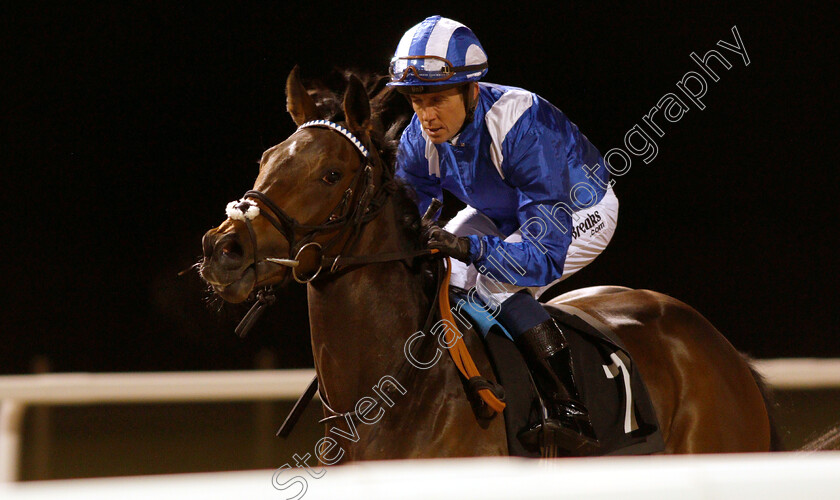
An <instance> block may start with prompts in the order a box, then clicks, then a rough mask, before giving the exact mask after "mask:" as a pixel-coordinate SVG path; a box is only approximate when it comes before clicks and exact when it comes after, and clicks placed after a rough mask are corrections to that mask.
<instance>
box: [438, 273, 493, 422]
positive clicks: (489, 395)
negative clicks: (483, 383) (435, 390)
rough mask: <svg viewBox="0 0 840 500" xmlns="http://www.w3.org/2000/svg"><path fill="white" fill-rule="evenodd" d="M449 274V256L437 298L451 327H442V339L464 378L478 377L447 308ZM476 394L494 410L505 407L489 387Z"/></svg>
mask: <svg viewBox="0 0 840 500" xmlns="http://www.w3.org/2000/svg"><path fill="white" fill-rule="evenodd" d="M451 274H452V265H451V263H450V261H449V257H447V258H446V274H445V275H444V277H443V283H442V284H441V288H440V298H439V300H440V315H441V317H442V318H443V319H444V320H446V321H448V322H449V324H450V325H451V327H450V328H444V333H443V339H444V340H445V341H446V345H448V346H451V347H450V348H449V349H448V350H449V355H450V356H452V361H454V362H455V366H457V367H458V371H460V372H461V375H463V376H464V378H466V379H467V380H469V379H471V378H473V377H479V376H481V374H480V373H479V372H478V368H477V367H476V366H475V362H474V361H473V359H472V357H471V356H470V351H469V350H467V344H466V343H465V342H464V339H463V337H462V336H461V334H460V332H458V325H457V324H456V323H455V318H454V317H453V316H452V310H451V309H450V308H449V277H450V275H451ZM456 336H457V340H454V341H453V337H456ZM453 342H454V345H453ZM478 395H479V396H481V399H482V400H483V401H484V402H485V403H487V406H489V407H490V408H492V409H494V410H495V411H496V412H498V413H501V412H502V410H504V409H505V403H503V402H502V401H499V398H497V397H496V396H495V395H494V394H493V392H491V391H490V389H480V390H479V391H478Z"/></svg>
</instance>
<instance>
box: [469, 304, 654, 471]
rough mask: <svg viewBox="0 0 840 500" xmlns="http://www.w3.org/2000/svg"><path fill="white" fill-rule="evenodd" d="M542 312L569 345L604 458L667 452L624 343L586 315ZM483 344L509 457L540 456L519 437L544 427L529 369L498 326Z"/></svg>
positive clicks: (568, 309) (570, 309)
mask: <svg viewBox="0 0 840 500" xmlns="http://www.w3.org/2000/svg"><path fill="white" fill-rule="evenodd" d="M457 300H458V297H455V298H454V301H456V302H457ZM544 307H545V308H546V310H547V311H548V312H549V314H551V316H552V317H553V318H554V319H555V321H557V323H558V325H560V328H561V329H562V330H563V332H564V333H565V335H566V338H567V339H568V341H569V343H570V348H571V354H572V363H573V364H574V368H575V375H576V376H577V386H578V390H579V392H580V397H581V401H582V402H583V404H584V405H586V408H587V409H589V413H590V418H591V420H592V426H593V428H594V430H595V435H596V437H597V438H598V440H599V441H600V443H601V453H602V454H603V455H647V454H651V453H658V452H661V451H663V450H664V449H665V443H664V441H663V439H662V434H661V432H660V431H659V422H658V421H657V418H656V412H655V411H654V408H653V404H652V403H651V401H650V397H649V396H648V392H647V389H646V387H645V384H644V381H643V380H642V377H641V375H640V374H639V373H638V371H637V370H636V369H635V365H634V364H633V361H632V358H631V357H630V354H629V353H628V352H627V349H626V348H625V347H624V345H623V343H622V342H621V340H620V339H619V338H618V337H617V336H616V335H615V334H614V333H613V332H612V331H610V330H609V329H608V328H607V327H606V326H605V325H603V324H602V323H600V322H598V321H597V320H596V319H595V318H592V317H591V316H589V315H588V314H586V313H585V312H583V311H580V310H577V309H575V308H573V307H570V306H560V307H561V308H562V309H559V308H556V307H553V306H544ZM584 318H586V319H584ZM484 340H485V345H486V347H487V350H488V353H489V355H490V359H491V362H492V363H493V367H494V370H495V372H496V376H497V380H498V381H499V383H501V384H502V386H504V389H505V400H506V403H507V408H506V409H505V411H504V417H505V425H506V427H507V435H508V449H509V452H510V454H511V455H514V456H525V457H538V456H539V451H538V450H536V451H533V450H527V449H526V448H525V447H524V446H523V445H522V443H521V442H519V439H518V438H517V437H516V436H517V435H518V434H519V433H520V432H521V431H522V430H523V429H526V428H528V427H530V426H531V425H534V424H536V423H538V422H540V411H541V410H540V403H539V398H538V397H537V394H536V389H535V388H534V386H533V384H532V383H531V381H530V377H529V374H528V366H527V364H526V363H525V360H524V359H523V358H522V355H521V354H520V353H519V350H518V349H517V348H516V345H515V344H514V343H513V342H512V341H511V340H510V339H509V338H508V337H507V336H506V335H504V334H503V333H502V332H501V331H500V329H499V328H498V327H491V328H490V331H489V333H488V334H487V336H486V337H485V339H484Z"/></svg>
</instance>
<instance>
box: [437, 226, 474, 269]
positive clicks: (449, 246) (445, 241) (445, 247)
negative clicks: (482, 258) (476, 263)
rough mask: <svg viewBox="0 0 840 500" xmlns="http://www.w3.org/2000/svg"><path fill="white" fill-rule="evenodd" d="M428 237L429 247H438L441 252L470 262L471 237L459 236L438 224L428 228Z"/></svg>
mask: <svg viewBox="0 0 840 500" xmlns="http://www.w3.org/2000/svg"><path fill="white" fill-rule="evenodd" d="M426 237H427V238H428V240H429V241H428V242H427V243H426V246H428V247H429V248H436V249H438V250H440V252H441V253H443V254H446V255H448V256H450V257H452V258H453V259H458V260H460V261H461V262H465V263H467V264H470V263H471V262H472V260H470V239H469V238H466V237H463V236H462V237H458V236H455V235H454V234H452V233H450V232H449V231H446V230H444V229H441V228H440V227H438V226H431V227H429V228H428V229H427V230H426Z"/></svg>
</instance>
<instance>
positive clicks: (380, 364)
mask: <svg viewBox="0 0 840 500" xmlns="http://www.w3.org/2000/svg"><path fill="white" fill-rule="evenodd" d="M313 92H314V91H313ZM286 95H287V110H288V112H289V113H290V114H291V116H292V119H293V120H294V122H295V123H296V124H297V125H298V127H299V128H298V129H297V131H296V132H294V133H293V134H292V135H291V136H289V137H288V138H287V139H286V140H285V141H283V142H281V143H280V144H277V145H275V146H274V147H272V148H270V149H268V150H267V151H266V152H265V153H264V154H263V156H262V159H261V161H260V171H259V174H258V176H257V179H256V181H255V183H254V187H253V190H251V191H249V192H248V193H247V194H246V196H245V198H243V199H242V200H240V201H239V202H232V203H231V204H230V205H228V208H229V211H228V214H229V215H231V218H228V219H227V220H225V221H224V222H223V223H222V224H221V225H220V226H218V227H216V228H214V229H211V230H210V231H208V232H207V233H206V234H205V236H204V238H203V250H204V258H203V260H202V262H201V269H200V272H201V275H202V277H203V278H204V279H205V280H206V281H207V282H208V283H209V284H210V285H211V286H212V288H213V289H214V290H215V292H216V293H217V294H218V295H220V296H221V297H222V298H223V299H225V300H226V301H229V302H233V303H237V302H242V301H245V300H246V299H248V298H249V296H253V295H254V294H255V293H256V292H257V291H258V290H260V289H261V287H266V286H285V285H286V284H287V283H288V282H290V281H291V280H290V278H294V279H295V280H297V281H301V282H306V283H307V297H308V305H309V320H310V325H311V340H312V350H313V354H314V359H315V369H316V373H317V376H318V380H319V382H320V388H319V390H320V392H321V398H322V401H323V403H324V405H325V413H326V415H327V416H328V417H330V416H335V415H336V414H338V412H351V411H353V410H354V409H355V410H356V413H357V415H356V416H357V417H358V416H359V414H360V415H368V420H366V421H365V420H361V421H360V420H359V419H357V420H353V419H349V418H348V419H343V418H332V419H328V420H327V422H326V432H327V435H328V436H329V435H333V436H334V435H337V433H339V432H341V433H343V434H341V435H342V436H345V435H346V436H347V439H346V441H345V442H344V443H342V449H343V450H344V452H346V453H343V454H342V455H341V461H345V460H363V459H393V458H417V457H446V456H461V457H463V456H479V455H505V454H507V452H508V447H507V442H506V436H505V426H504V422H503V419H502V418H501V417H500V416H498V415H496V417H493V416H488V415H486V414H484V415H483V414H481V412H477V411H476V410H475V406H474V401H471V400H470V399H469V398H468V396H467V394H466V393H465V384H464V383H463V382H462V379H461V378H460V376H459V373H458V371H457V370H456V368H455V366H454V364H453V363H452V362H450V360H449V359H447V358H444V359H443V360H440V361H439V362H438V363H437V364H436V365H435V366H434V368H433V369H426V370H412V371H410V372H409V376H408V377H407V378H405V377H404V378H402V379H400V380H399V383H400V388H401V390H400V391H399V392H397V391H391V392H390V393H387V394H385V393H383V392H382V391H381V389H382V380H384V379H383V376H386V375H391V376H395V375H396V374H397V373H398V372H401V370H402V369H403V367H404V365H405V358H406V354H405V352H404V348H405V344H406V339H407V338H408V337H409V336H410V335H411V334H412V333H414V332H417V331H419V330H421V329H422V328H423V327H424V324H426V319H427V314H428V312H429V310H430V308H431V307H432V305H433V304H432V303H433V302H434V295H435V294H434V291H433V288H434V287H433V281H434V279H433V277H432V274H434V271H435V269H436V264H435V260H434V257H433V256H432V257H430V256H427V255H421V252H422V247H423V245H422V243H421V241H420V216H419V214H418V213H417V212H418V211H417V206H416V205H415V204H414V202H413V201H412V198H411V192H410V190H408V189H406V188H405V187H404V186H401V185H400V184H398V183H397V182H396V181H395V180H394V178H393V168H394V161H395V136H396V135H397V134H396V131H397V130H398V128H397V127H396V126H394V127H391V129H390V130H388V126H389V125H391V123H387V122H388V121H393V120H384V119H383V117H384V116H386V114H387V113H388V102H389V100H390V99H394V97H393V94H392V93H391V92H390V91H389V90H388V89H386V88H384V87H383V85H382V82H381V81H380V82H379V83H378V84H368V85H367V88H366V87H365V84H364V83H362V82H361V80H359V79H358V78H357V77H356V76H355V75H349V77H348V83H347V86H346V90H345V91H344V97H343V102H342V104H341V105H337V103H338V102H340V101H339V98H338V97H336V96H333V97H332V100H330V98H329V96H328V95H327V96H325V95H324V92H323V91H322V92H321V95H320V97H319V99H320V101H321V102H320V103H318V104H316V101H315V99H313V96H312V95H310V94H309V93H308V92H307V90H306V89H305V87H304V86H303V84H302V82H301V80H300V77H299V75H298V70H297V68H295V69H294V70H292V72H291V73H290V75H289V77H288V80H287V82H286ZM316 97H318V96H317V95H316ZM330 106H332V109H333V116H324V115H323V113H324V109H325V108H329V107H330ZM326 118H329V120H331V121H327V120H325V119H326ZM318 120H321V122H319V121H318ZM313 121H314V124H313ZM383 122H385V123H383ZM550 303H561V304H569V305H572V306H574V307H577V308H579V309H581V310H583V311H585V312H588V313H589V314H590V315H591V316H594V317H595V318H597V319H599V320H600V321H601V322H603V323H605V324H606V325H608V326H609V327H610V328H611V329H613V330H614V331H615V332H616V334H617V335H618V336H619V337H620V339H621V340H623V342H624V343H625V345H626V347H627V349H628V350H629V352H630V353H631V355H632V357H633V359H634V360H635V363H636V365H637V369H638V370H639V371H640V373H641V374H642V376H643V378H644V380H645V381H646V383H647V388H648V392H649V394H650V397H651V400H652V402H653V404H654V406H655V411H656V415H657V417H658V420H659V424H660V428H661V431H662V436H663V438H664V441H665V452H666V453H706V452H749V451H769V450H773V449H779V446H780V445H779V440H778V437H777V436H776V434H775V431H774V429H773V425H772V422H771V420H772V419H771V417H770V413H769V410H768V407H769V403H768V402H767V399H766V398H767V395H766V393H765V390H764V388H763V385H762V382H761V379H760V377H759V376H758V375H757V374H756V373H755V372H754V371H753V370H752V368H751V367H750V365H749V363H748V361H747V360H746V359H745V358H744V357H743V356H742V355H741V354H740V353H739V352H738V351H736V350H735V348H733V346H732V345H731V344H730V343H729V342H728V341H727V340H726V339H725V338H724V337H723V335H721V334H720V333H719V332H718V331H717V330H716V329H715V327H714V326H712V325H711V324H710V323H709V322H708V321H707V320H706V319H705V318H704V317H703V316H701V315H700V314H699V313H698V312H697V311H695V310H694V309H692V308H691V307H690V306H688V305H686V304H684V303H682V302H680V301H678V300H676V299H674V298H671V297H669V296H666V295H663V294H661V293H657V292H654V291H649V290H632V289H628V288H623V287H617V286H601V287H593V288H586V289H582V290H577V291H573V292H570V293H567V294H565V295H562V296H560V297H558V298H556V299H555V300H553V301H551V302H550ZM464 338H465V340H466V342H467V345H468V347H469V348H470V351H471V352H472V354H473V356H474V359H475V363H476V365H477V367H478V368H479V370H480V371H481V373H482V374H485V375H488V376H490V377H491V378H492V367H491V363H490V361H489V359H488V357H487V355H486V354H485V353H484V351H483V348H482V343H481V340H480V338H479V337H478V336H477V335H476V334H475V333H474V332H466V334H465V337H464ZM419 344H420V343H419V342H418V345H419ZM434 348H435V346H434V344H431V345H430V344H424V345H423V346H421V350H420V351H419V352H418V353H417V355H416V357H417V358H418V359H429V358H430V357H431V355H432V354H434V352H433V349H434ZM423 356H425V358H423ZM377 389H379V390H377ZM389 394H390V395H389ZM377 395H379V396H380V397H379V398H376V396H377ZM362 401H365V404H364V405H362V406H363V411H362V412H360V411H359V404H360V403H361V402H362ZM377 406H378V408H377ZM372 415H376V416H378V419H377V420H376V421H375V423H371V422H373V421H374V420H373V418H372ZM352 422H360V425H358V426H354V425H353V424H352ZM361 422H365V423H367V424H369V425H361ZM333 429H334V431H333V433H332V434H330V431H331V430H333Z"/></svg>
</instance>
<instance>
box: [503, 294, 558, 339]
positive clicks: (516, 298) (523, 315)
mask: <svg viewBox="0 0 840 500" xmlns="http://www.w3.org/2000/svg"><path fill="white" fill-rule="evenodd" d="M496 319H497V320H499V322H500V323H501V324H503V325H505V328H507V329H508V331H509V332H510V333H511V335H513V338H514V339H515V338H517V337H519V336H520V335H522V334H523V333H525V332H527V331H528V330H530V329H531V328H533V327H535V326H537V325H539V324H540V323H543V322H545V321H548V320H549V319H551V316H549V315H548V313H547V312H546V311H545V309H544V308H543V306H542V305H541V304H540V303H539V302H537V299H535V298H534V297H533V296H532V295H531V294H530V293H528V292H526V291H525V290H520V291H519V292H516V293H515V294H513V295H511V296H510V297H509V298H508V299H507V300H505V301H504V302H502V306H501V310H500V311H499V314H498V316H496Z"/></svg>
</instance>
